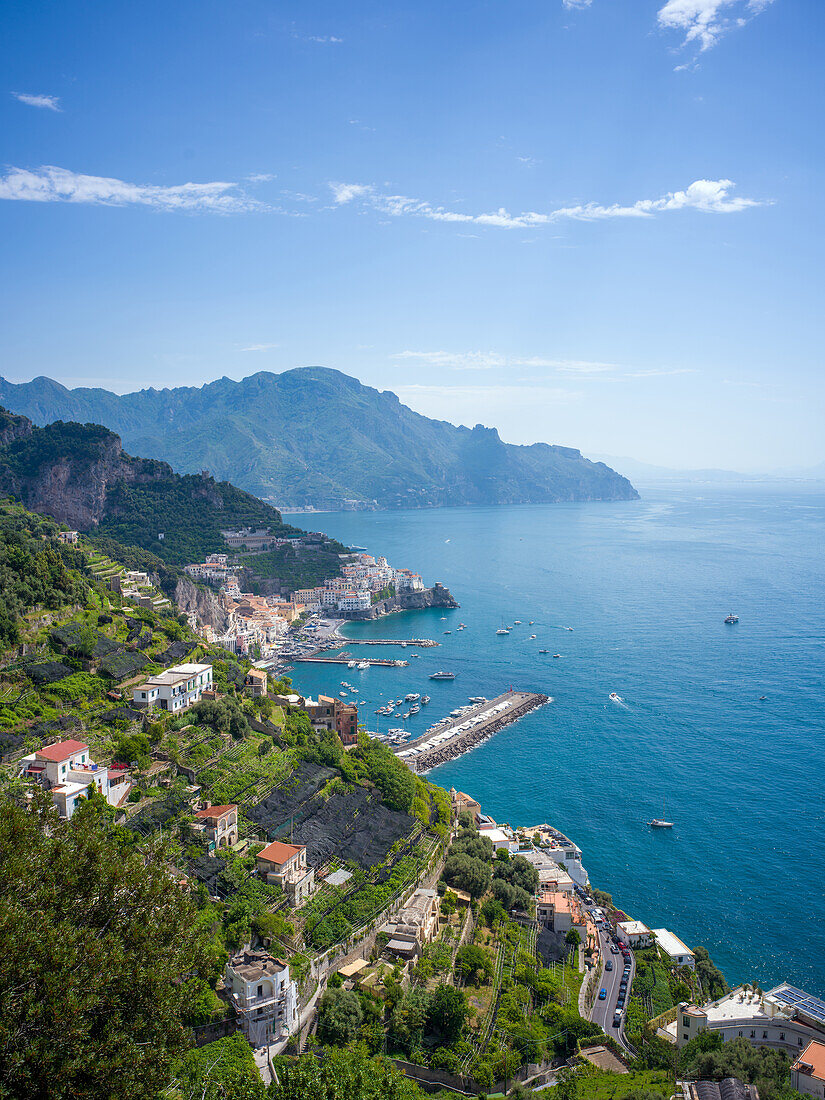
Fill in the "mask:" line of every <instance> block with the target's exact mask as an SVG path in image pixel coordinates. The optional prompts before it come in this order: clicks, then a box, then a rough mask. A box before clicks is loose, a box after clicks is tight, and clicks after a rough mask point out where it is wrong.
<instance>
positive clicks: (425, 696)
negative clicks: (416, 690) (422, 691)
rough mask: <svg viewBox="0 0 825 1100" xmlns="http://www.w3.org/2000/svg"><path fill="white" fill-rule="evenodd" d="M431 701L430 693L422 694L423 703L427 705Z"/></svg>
mask: <svg viewBox="0 0 825 1100" xmlns="http://www.w3.org/2000/svg"><path fill="white" fill-rule="evenodd" d="M429 701H430V697H429V695H422V696H421V702H422V703H423V704H424V705H425V706H426V704H427V703H429Z"/></svg>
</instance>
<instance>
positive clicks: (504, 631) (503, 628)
mask: <svg viewBox="0 0 825 1100" xmlns="http://www.w3.org/2000/svg"><path fill="white" fill-rule="evenodd" d="M509 633H510V631H509V630H508V629H507V627H506V626H500V627H499V628H498V630H497V631H496V634H509Z"/></svg>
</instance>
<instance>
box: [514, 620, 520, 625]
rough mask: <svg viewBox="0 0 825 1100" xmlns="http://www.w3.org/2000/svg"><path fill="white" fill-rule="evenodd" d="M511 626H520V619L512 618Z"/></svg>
mask: <svg viewBox="0 0 825 1100" xmlns="http://www.w3.org/2000/svg"><path fill="white" fill-rule="evenodd" d="M513 626H521V619H513Z"/></svg>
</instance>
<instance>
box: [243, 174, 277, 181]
mask: <svg viewBox="0 0 825 1100" xmlns="http://www.w3.org/2000/svg"><path fill="white" fill-rule="evenodd" d="M246 178H247V179H248V180H249V182H250V183H270V182H271V181H272V180H274V179H277V178H278V177H277V176H275V175H273V174H272V173H271V172H253V173H252V174H251V175H250V176H247V177H246Z"/></svg>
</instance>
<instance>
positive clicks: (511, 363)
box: [391, 351, 617, 374]
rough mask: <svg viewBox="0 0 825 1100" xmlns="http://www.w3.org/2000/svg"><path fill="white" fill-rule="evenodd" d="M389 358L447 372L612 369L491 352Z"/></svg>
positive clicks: (592, 371)
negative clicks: (533, 368) (501, 369)
mask: <svg viewBox="0 0 825 1100" xmlns="http://www.w3.org/2000/svg"><path fill="white" fill-rule="evenodd" d="M391 358H393V359H414V360H415V361H416V362H418V363H427V364H428V365H429V366H432V367H446V368H449V369H451V370H495V369H497V368H498V369H500V368H504V367H542V368H548V369H551V370H556V371H560V372H561V373H563V374H602V373H604V372H605V371H613V370H616V369H617V367H616V365H615V363H597V362H591V361H589V360H585V359H544V358H541V357H539V356H519V355H501V354H500V353H499V352H494V351H458V352H454V351H399V352H396V353H395V355H393V356H391Z"/></svg>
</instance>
